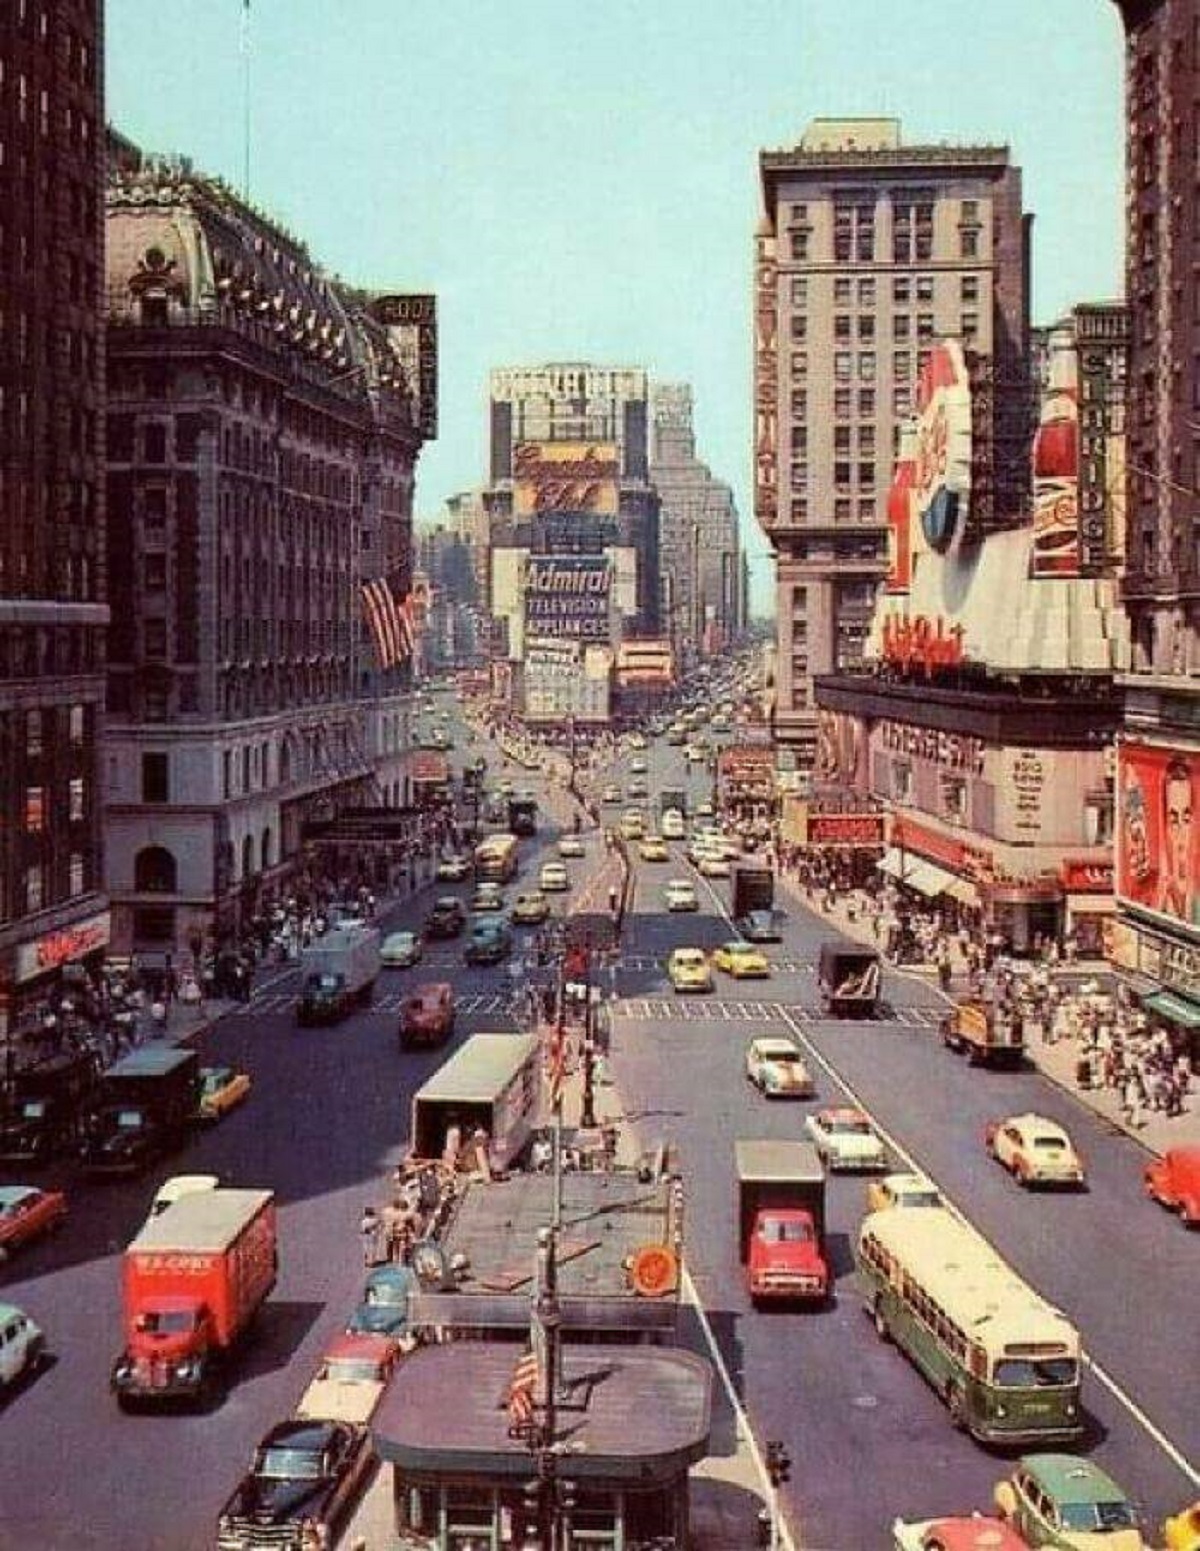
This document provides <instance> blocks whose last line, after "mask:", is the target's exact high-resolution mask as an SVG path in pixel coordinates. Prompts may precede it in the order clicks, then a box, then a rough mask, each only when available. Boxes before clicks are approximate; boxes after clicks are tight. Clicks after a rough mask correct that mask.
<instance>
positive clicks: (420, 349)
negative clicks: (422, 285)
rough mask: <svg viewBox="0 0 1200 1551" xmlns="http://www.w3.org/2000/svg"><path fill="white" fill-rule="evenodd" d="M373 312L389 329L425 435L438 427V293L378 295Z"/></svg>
mask: <svg viewBox="0 0 1200 1551" xmlns="http://www.w3.org/2000/svg"><path fill="white" fill-rule="evenodd" d="M370 310H371V313H372V315H373V316H374V317H375V318H377V319H378V321H379V322H380V323H382V324H383V325H384V327H385V328H386V329H387V331H388V337H389V339H390V340H391V344H392V349H393V350H394V351H395V352H396V355H397V357H398V358H399V360H400V363H401V365H402V366H403V367H404V371H405V374H406V376H407V378H408V381H409V383H410V384H411V385H412V388H413V394H414V397H415V398H416V403H417V424H418V425H419V426H420V428H421V435H422V436H424V437H427V438H433V437H435V436H436V435H437V429H438V331H437V297H436V296H377V297H376V298H375V300H374V301H373V302H372V303H371V309H370Z"/></svg>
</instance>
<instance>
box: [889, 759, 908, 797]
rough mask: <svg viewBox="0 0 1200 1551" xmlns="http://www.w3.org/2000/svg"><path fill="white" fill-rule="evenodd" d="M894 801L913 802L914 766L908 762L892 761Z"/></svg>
mask: <svg viewBox="0 0 1200 1551" xmlns="http://www.w3.org/2000/svg"><path fill="white" fill-rule="evenodd" d="M891 787H892V800H893V802H903V803H910V802H912V800H913V772H912V766H911V765H910V764H909V763H908V762H907V761H906V760H900V759H894V760H893V761H892V782H891Z"/></svg>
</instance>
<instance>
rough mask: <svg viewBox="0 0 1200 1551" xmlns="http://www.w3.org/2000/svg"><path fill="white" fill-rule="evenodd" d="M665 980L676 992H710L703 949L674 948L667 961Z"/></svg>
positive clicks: (709, 976)
mask: <svg viewBox="0 0 1200 1551" xmlns="http://www.w3.org/2000/svg"><path fill="white" fill-rule="evenodd" d="M667 979H668V980H669V981H670V982H671V986H672V988H673V989H674V990H676V991H711V990H712V983H713V982H712V967H711V966H710V964H709V962H708V954H707V953H705V951H704V949H703V948H676V949H675V951H674V952H673V953H672V954H671V956H670V958H669V959H668V960H667Z"/></svg>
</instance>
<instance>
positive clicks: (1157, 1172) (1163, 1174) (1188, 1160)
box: [1142, 1147, 1200, 1228]
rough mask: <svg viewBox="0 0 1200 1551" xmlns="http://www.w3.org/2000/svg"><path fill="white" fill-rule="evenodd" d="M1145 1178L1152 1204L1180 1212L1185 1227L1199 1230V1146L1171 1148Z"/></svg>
mask: <svg viewBox="0 0 1200 1551" xmlns="http://www.w3.org/2000/svg"><path fill="white" fill-rule="evenodd" d="M1142 1178H1143V1181H1144V1184H1145V1187H1146V1194H1147V1195H1148V1196H1149V1197H1150V1199H1151V1200H1152V1201H1157V1202H1158V1204H1159V1205H1160V1206H1165V1207H1166V1208H1167V1210H1168V1211H1171V1212H1178V1213H1179V1219H1180V1221H1181V1222H1182V1223H1183V1225H1184V1227H1185V1228H1200V1147H1168V1148H1167V1150H1166V1152H1165V1153H1163V1155H1162V1157H1161V1158H1156V1159H1155V1160H1154V1162H1153V1163H1148V1164H1147V1165H1146V1171H1145V1174H1144V1175H1143V1176H1142Z"/></svg>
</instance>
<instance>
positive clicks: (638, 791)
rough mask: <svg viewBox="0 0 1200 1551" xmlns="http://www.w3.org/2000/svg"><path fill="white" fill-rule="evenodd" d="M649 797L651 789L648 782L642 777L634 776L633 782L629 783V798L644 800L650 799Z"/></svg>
mask: <svg viewBox="0 0 1200 1551" xmlns="http://www.w3.org/2000/svg"><path fill="white" fill-rule="evenodd" d="M649 795H650V788H649V786H648V785H647V784H646V782H645V781H643V780H642V779H641V777H640V776H634V778H633V780H632V781H630V783H629V796H630V797H639V798H642V797H649Z"/></svg>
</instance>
